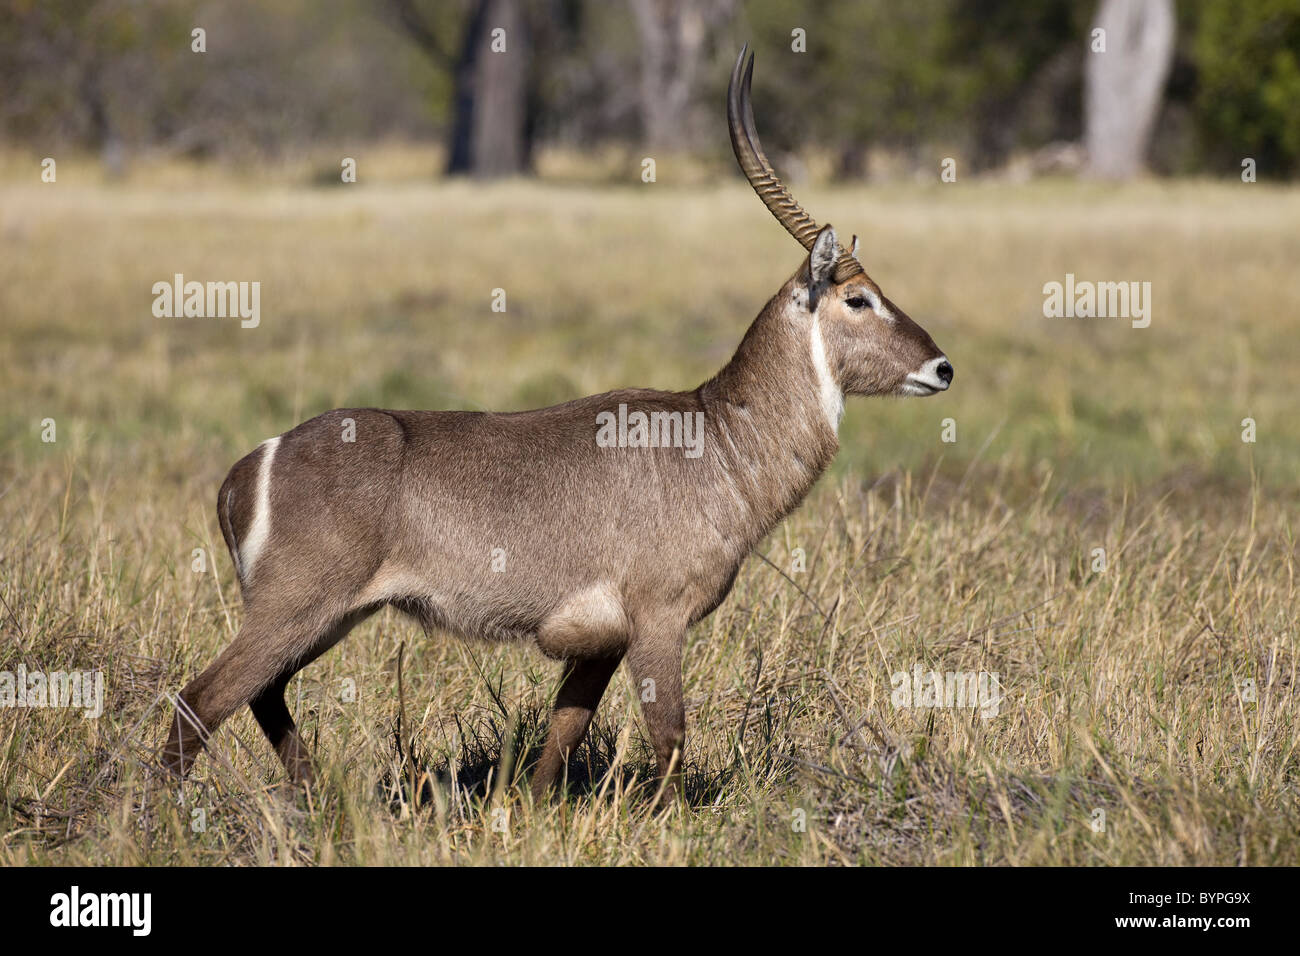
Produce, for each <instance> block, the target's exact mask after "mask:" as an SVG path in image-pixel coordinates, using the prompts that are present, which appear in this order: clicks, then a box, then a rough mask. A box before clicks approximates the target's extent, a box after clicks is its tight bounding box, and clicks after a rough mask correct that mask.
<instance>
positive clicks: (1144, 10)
mask: <svg viewBox="0 0 1300 956" xmlns="http://www.w3.org/2000/svg"><path fill="white" fill-rule="evenodd" d="M1097 28H1101V29H1103V30H1105V31H1106V34H1105V38H1106V41H1105V42H1106V48H1105V51H1104V52H1093V50H1092V48H1091V46H1090V47H1089V52H1088V53H1087V54H1086V57H1087V59H1086V61H1085V67H1084V144H1085V146H1086V147H1087V150H1088V172H1089V174H1090V175H1093V176H1098V177H1101V178H1105V179H1128V178H1130V177H1132V176H1134V175H1136V174H1137V173H1138V172H1139V171H1140V170H1141V169H1142V165H1143V159H1144V157H1145V156H1146V151H1147V146H1148V144H1149V143H1150V140H1151V131H1152V128H1153V127H1154V126H1155V121H1156V116H1157V115H1158V114H1159V112H1160V104H1161V99H1162V94H1163V92H1164V86H1165V80H1166V79H1167V78H1168V76H1169V67H1170V64H1171V63H1172V62H1173V54H1174V4H1173V0H1101V4H1100V6H1099V7H1098V9H1097V16H1096V19H1095V20H1094V22H1093V29H1097ZM1092 42H1093V41H1092V37H1091V34H1090V36H1089V43H1090V44H1091V43H1092Z"/></svg>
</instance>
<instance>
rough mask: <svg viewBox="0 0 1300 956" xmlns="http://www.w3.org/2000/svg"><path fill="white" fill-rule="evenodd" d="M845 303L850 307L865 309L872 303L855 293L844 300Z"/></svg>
mask: <svg viewBox="0 0 1300 956" xmlns="http://www.w3.org/2000/svg"><path fill="white" fill-rule="evenodd" d="M844 304H845V305H847V306H848V307H849V308H850V309H865V308H866V307H867V306H869V305H870V304H871V303H870V302H869V301H868V300H867V299H866V298H865V297H863V296H860V295H854V296H850V297H849V298H847V299H845V300H844Z"/></svg>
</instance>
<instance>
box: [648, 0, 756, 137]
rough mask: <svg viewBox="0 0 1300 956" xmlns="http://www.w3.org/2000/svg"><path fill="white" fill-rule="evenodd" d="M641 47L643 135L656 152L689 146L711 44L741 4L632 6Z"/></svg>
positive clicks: (666, 0)
mask: <svg viewBox="0 0 1300 956" xmlns="http://www.w3.org/2000/svg"><path fill="white" fill-rule="evenodd" d="M628 3H629V5H630V6H631V8H632V15H633V17H634V18H635V20H636V31H637V37H638V39H639V40H640V43H641V90H640V107H641V129H642V133H643V135H644V136H645V141H646V144H647V145H648V146H649V147H651V148H653V149H666V150H677V149H680V148H682V147H683V146H684V145H685V144H686V135H687V131H688V123H687V114H688V111H689V109H690V106H691V98H692V96H693V94H694V91H695V80H696V77H697V75H698V74H699V66H700V60H701V58H702V56H703V53H704V45H705V41H706V39H707V38H708V36H709V34H710V33H711V32H712V31H714V30H716V29H717V28H718V26H720V25H721V24H722V23H725V22H726V21H728V20H729V19H730V18H731V15H732V12H733V11H734V10H735V6H736V3H735V0H628Z"/></svg>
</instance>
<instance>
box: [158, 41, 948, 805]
mask: <svg viewBox="0 0 1300 956" xmlns="http://www.w3.org/2000/svg"><path fill="white" fill-rule="evenodd" d="M753 65H754V61H753V57H752V56H750V58H749V63H748V65H747V66H746V64H745V49H744V48H742V49H741V53H740V58H739V59H737V61H736V66H735V69H734V70H733V71H732V76H731V85H730V87H729V89H728V91H727V123H728V126H729V128H730V131H731V143H732V147H733V148H734V150H735V153H736V159H737V160H738V161H739V163H740V167H741V169H742V170H743V171H744V173H745V176H746V177H747V178H748V179H749V182H750V185H752V186H753V188H754V190H755V191H756V192H757V193H758V195H759V196H760V197H761V198H762V200H763V202H764V203H765V204H766V205H767V207H768V209H769V210H771V212H772V213H773V215H775V217H776V218H777V220H778V221H779V222H780V223H781V224H782V225H783V226H785V228H786V229H787V230H789V232H790V233H791V234H792V235H793V236H794V237H795V238H796V239H797V240H799V242H800V243H801V244H802V245H803V246H804V248H806V249H807V250H808V256H807V258H806V259H805V260H804V261H803V263H802V265H800V267H799V269H798V271H797V272H795V274H794V275H793V276H792V277H791V278H790V280H789V281H788V282H786V284H785V285H784V286H782V287H781V290H780V291H779V292H778V293H777V294H776V295H775V296H773V297H772V299H771V300H770V301H769V302H768V303H767V305H766V306H765V307H764V308H763V310H762V312H760V313H759V315H758V318H756V319H755V320H754V322H753V324H752V325H751V326H750V327H749V331H748V332H747V333H746V334H745V337H744V339H743V340H742V341H741V343H740V347H739V348H738V349H737V350H736V354H735V356H734V357H733V358H732V359H731V361H730V362H728V363H727V365H726V367H725V368H723V369H722V371H720V372H719V373H718V374H717V375H715V376H714V377H713V378H711V379H709V380H708V381H707V382H705V383H704V384H703V385H701V386H700V387H699V388H697V389H695V390H694V391H690V392H660V391H655V390H652V389H645V388H633V389H626V390H623V391H616V392H608V393H606V394H604V395H593V396H591V397H589V398H581V399H577V400H576V401H572V402H566V403H565V404H563V405H556V406H554V407H552V408H543V409H539V410H537V411H529V412H512V413H503V414H497V413H492V412H422V411H385V410H380V409H374V408H354V409H341V410H336V411H332V412H326V413H325V414H323V415H320V416H318V417H316V418H313V419H311V420H310V421H308V422H304V423H303V424H301V425H299V426H298V427H297V428H294V429H293V430H292V431H289V432H286V433H284V434H283V435H280V436H279V437H277V438H272V439H270V440H268V441H265V442H263V443H262V444H261V445H259V446H258V447H257V449H256V450H254V451H253V452H251V453H250V454H249V455H247V456H246V457H244V458H243V459H241V460H240V461H239V462H238V463H237V464H236V465H235V466H234V467H233V468H232V469H231V470H230V474H229V475H228V476H227V477H226V480H225V483H224V484H222V486H221V490H220V492H219V495H218V498H217V516H218V519H219V521H220V524H221V532H222V535H223V536H224V537H225V539H226V545H227V547H228V548H229V549H230V555H231V558H232V559H233V560H234V564H235V570H236V573H237V575H238V578H239V585H240V589H241V591H242V594H243V598H244V609H245V613H244V624H243V627H242V628H241V629H240V631H239V634H238V636H237V637H236V638H235V640H234V641H233V642H232V643H231V645H230V646H229V647H228V648H226V650H225V651H224V652H223V653H222V654H221V656H220V657H218V658H217V660H216V662H215V663H213V664H212V665H211V666H210V667H208V669H207V670H205V671H204V672H203V673H202V674H200V675H199V676H198V677H197V678H195V679H194V680H193V681H191V682H190V683H189V684H188V685H187V686H186V687H185V688H184V690H182V691H181V694H180V699H179V701H178V704H177V708H176V714H175V717H174V720H173V723H172V727H171V734H170V737H169V739H168V741H167V744H166V746H165V747H164V749H163V760H164V763H165V764H166V765H167V766H168V767H170V768H171V769H172V770H174V771H177V772H179V773H181V774H184V773H185V772H186V771H187V770H188V769H189V767H190V765H191V764H192V763H193V761H194V759H195V758H196V757H197V755H198V754H199V752H200V751H201V750H202V749H203V746H204V743H205V742H206V740H207V739H208V737H209V735H211V734H212V733H213V731H215V730H216V729H217V726H218V725H219V724H220V723H221V722H222V721H223V720H225V719H226V718H227V717H229V716H230V715H231V714H232V713H233V712H234V711H235V710H237V709H238V708H239V707H241V706H243V705H244V704H249V705H250V706H251V707H252V710H253V715H254V716H255V717H256V718H257V722H258V723H259V724H260V725H261V728H262V730H263V731H264V732H265V733H266V736H267V737H268V738H269V740H270V741H271V744H272V745H273V746H274V747H275V749H276V752H277V753H278V754H279V757H280V759H281V760H282V761H283V763H284V766H285V768H286V770H287V771H288V774H289V776H290V778H291V779H292V780H294V781H298V782H306V781H310V780H311V777H312V768H311V761H310V757H309V755H308V752H307V748H306V746H305V745H304V743H303V740H302V738H301V736H300V735H299V733H298V730H297V728H296V727H295V726H294V722H293V717H292V716H291V715H290V713H289V710H288V708H287V707H286V706H285V701H284V690H285V685H286V684H287V683H288V681H289V679H290V678H291V677H292V676H293V675H294V674H296V673H297V672H298V671H299V670H300V669H302V668H303V667H306V666H307V665H308V664H310V663H311V662H312V661H313V660H315V659H316V658H317V657H319V656H320V655H321V654H324V653H325V652H326V651H327V650H329V649H330V648H331V647H332V646H334V645H335V644H337V643H338V642H339V641H341V640H342V639H343V638H344V636H345V635H346V634H347V633H348V631H349V630H350V629H351V628H352V627H353V626H354V625H355V624H356V623H357V622H358V621H361V620H362V619H364V618H366V617H367V616H369V615H370V614H373V613H374V612H375V611H376V610H378V609H379V608H381V607H383V606H384V605H385V604H391V605H393V606H394V607H397V608H399V609H401V610H403V611H406V612H408V613H410V614H412V615H414V616H415V617H416V618H418V619H419V620H420V621H421V622H422V623H423V624H424V626H425V628H426V629H442V630H446V631H452V632H455V633H457V634H460V635H464V636H468V637H478V638H487V639H491V640H512V641H531V642H533V643H535V644H536V645H537V647H538V648H540V649H541V651H542V653H544V654H546V655H547V656H549V657H552V658H554V659H556V660H559V661H562V662H563V664H564V667H563V676H562V678H561V680H560V684H559V690H558V691H557V694H556V699H555V710H554V714H553V717H552V720H551V725H550V729H549V732H548V734H547V738H546V743H545V746H544V748H543V751H542V754H541V757H540V759H539V761H538V763H537V765H536V767H535V768H534V769H533V772H532V787H533V792H534V795H535V796H537V797H539V798H540V797H542V796H544V795H545V794H546V793H547V792H548V791H549V790H550V789H551V787H552V785H553V784H554V783H555V782H556V780H557V778H558V777H560V775H561V773H562V771H563V769H564V767H565V763H566V760H567V758H568V756H569V754H570V753H571V752H572V751H573V749H574V748H575V747H576V746H577V745H578V743H579V741H581V739H582V737H583V736H584V734H585V733H586V731H587V727H588V725H589V724H590V722H591V718H592V714H593V713H594V712H595V710H596V706H597V704H598V703H599V702H600V698H601V695H602V694H603V693H604V691H605V686H606V685H607V684H608V683H609V679H610V677H611V675H612V674H613V673H614V671H615V669H616V668H617V667H618V664H619V662H620V661H622V660H626V661H627V665H628V670H629V672H630V674H631V678H632V681H633V684H634V685H635V687H636V688H637V691H638V694H639V696H640V697H641V698H642V700H643V706H642V711H643V715H644V718H645V723H646V727H647V728H648V731H649V735H650V740H651V742H652V744H653V747H654V751H655V756H656V759H657V762H658V771H659V775H660V778H661V781H662V782H663V784H664V785H665V788H675V789H680V768H681V752H682V745H683V741H684V739H685V731H686V717H685V711H684V708H683V705H682V645H683V640H684V638H685V636H686V630H687V628H688V627H690V626H691V625H692V624H694V623H695V622H697V621H699V620H701V619H702V618H704V617H705V616H706V615H708V614H709V613H711V612H712V611H713V610H714V608H716V607H717V606H718V605H719V604H720V603H721V602H722V600H723V599H724V598H725V597H726V596H727V593H728V592H729V591H730V589H731V586H732V583H733V582H734V580H735V578H736V572H737V571H738V570H739V568H740V565H741V562H742V561H744V559H745V557H746V555H748V554H749V552H750V550H751V549H752V548H753V547H754V546H755V545H756V544H757V543H758V542H759V541H760V540H761V539H762V538H763V537H764V536H765V535H766V534H767V533H768V532H769V531H771V530H772V528H773V527H775V526H776V524H777V523H778V522H779V521H781V519H782V518H784V517H785V516H786V515H788V514H789V513H790V512H791V511H793V510H794V509H795V508H796V507H797V506H798V505H799V503H800V502H801V501H802V500H803V498H804V496H805V495H806V494H807V493H808V491H809V489H811V488H812V486H813V484H814V482H816V481H817V479H818V477H819V476H820V475H821V474H822V472H823V471H824V470H825V469H826V467H827V466H828V465H829V464H830V462H831V459H832V458H833V457H834V456H835V452H836V450H837V449H838V447H839V442H838V437H837V433H838V428H839V423H840V416H841V415H842V414H843V410H844V396H845V395H933V394H935V393H936V392H941V391H943V390H945V389H946V388H947V387H948V385H949V383H950V382H951V381H952V374H953V372H952V366H951V365H950V364H949V363H948V359H947V358H946V357H945V355H944V354H943V352H941V351H940V350H939V348H938V346H936V345H935V344H934V341H933V340H932V339H931V338H930V336H929V335H928V334H926V332H925V331H924V330H923V329H922V328H921V327H920V326H918V325H917V324H916V323H915V322H913V321H912V320H911V319H910V318H908V317H907V315H906V314H905V313H904V312H903V311H902V310H901V309H899V308H898V307H897V306H895V305H894V304H893V303H892V302H890V301H889V300H888V299H886V298H885V296H884V295H883V294H882V293H881V291H880V287H879V286H877V285H876V283H875V282H873V281H872V280H871V278H870V277H869V276H867V274H866V273H865V272H864V271H863V269H862V266H861V265H859V263H858V261H857V259H856V258H855V252H856V245H857V243H856V240H855V241H854V243H853V246H852V247H851V248H850V249H848V250H845V249H843V248H841V246H840V245H839V243H838V240H837V239H836V235H835V230H834V229H832V228H831V227H830V226H826V227H824V228H819V227H818V226H817V224H816V223H815V222H814V221H813V219H812V218H811V217H810V216H809V215H808V214H807V213H806V212H804V210H803V209H802V208H801V207H800V206H799V205H798V204H797V203H796V202H795V200H794V198H793V197H792V196H791V195H790V192H789V191H788V190H787V189H786V187H785V186H784V185H783V184H782V182H781V180H780V179H779V178H778V177H777V175H776V173H775V172H774V171H773V169H772V166H771V164H770V163H769V162H768V160H767V157H766V156H765V154H764V153H763V148H762V146H761V145H760V143H759V140H758V133H757V131H756V130H755V127H754V116H753V109H752V107H751V105H750V82H751V78H752V75H753ZM348 419H350V420H351V422H350V423H349V422H348V421H347V420H348ZM652 426H653V427H652ZM349 428H351V429H353V431H354V435H353V436H352V437H353V438H354V440H352V441H345V440H344V435H345V433H346V432H347V430H348V429H349ZM652 439H653V440H652Z"/></svg>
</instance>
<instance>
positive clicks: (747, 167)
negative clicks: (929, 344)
mask: <svg viewBox="0 0 1300 956" xmlns="http://www.w3.org/2000/svg"><path fill="white" fill-rule="evenodd" d="M748 50H749V44H745V45H744V46H742V47H741V48H740V56H738V57H736V66H735V68H734V69H732V71H731V82H730V83H729V84H728V85H727V131H728V132H729V133H730V134H731V148H732V150H733V151H734V152H735V154H736V162H738V163H739V164H740V169H741V171H742V172H743V173H744V174H745V178H746V179H748V180H749V185H751V186H753V187H754V192H756V193H758V198H759V199H761V200H763V205H765V206H767V208H768V210H769V211H770V212H771V213H772V215H773V216H775V217H776V221H777V222H779V223H780V224H781V225H783V226H785V228H786V230H787V231H788V232H789V233H790V235H792V236H794V237H795V239H797V240H798V241H799V244H800V245H801V246H803V247H804V248H805V249H808V250H810V251H811V250H812V247H813V243H814V242H816V241H817V233H818V232H820V231H821V229H820V227H819V226H818V225H817V220H815V219H813V217H812V216H810V215H808V213H807V212H805V211H804V208H803V207H802V206H800V205H799V203H797V202H796V201H795V198H794V196H792V195H791V194H790V190H789V189H787V188H786V186H785V183H783V182H781V177H780V176H778V175H777V174H776V170H774V169H773V168H772V164H771V163H770V162H768V159H767V154H766V153H764V152H763V144H762V142H761V141H760V140H759V138H758V128H757V127H756V126H755V125H754V105H753V103H752V101H751V98H750V84H751V82H752V81H753V77H754V55H753V54H752V53H751V54H750V55H749V63H748V65H746V63H745V53H746V52H747V51H748ZM863 271H864V270H863V268H862V264H861V263H860V262H858V260H857V259H856V258H854V257H853V255H852V254H850V253H848V252H845V251H843V249H841V251H840V256H839V259H838V260H837V261H836V264H835V281H836V282H843V281H844V280H845V279H848V278H850V277H852V276H855V275H858V274H860V273H862V272H863Z"/></svg>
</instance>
